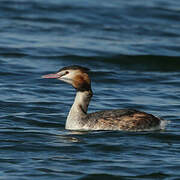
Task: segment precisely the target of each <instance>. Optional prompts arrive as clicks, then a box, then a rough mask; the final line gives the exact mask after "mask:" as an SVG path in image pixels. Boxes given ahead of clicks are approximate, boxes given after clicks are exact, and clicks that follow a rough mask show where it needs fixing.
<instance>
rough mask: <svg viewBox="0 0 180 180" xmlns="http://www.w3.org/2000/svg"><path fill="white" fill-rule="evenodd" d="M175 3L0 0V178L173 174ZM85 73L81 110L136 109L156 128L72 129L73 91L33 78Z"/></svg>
mask: <svg viewBox="0 0 180 180" xmlns="http://www.w3.org/2000/svg"><path fill="white" fill-rule="evenodd" d="M179 22H180V1H177V0H171V1H168V0H150V1H144V0H133V1H125V0H122V1H109V0H96V1H93V0H92V1H87V0H83V1H80V0H76V1H73V0H61V1H59V0H53V1H51V0H46V1H44V0H31V1H26V0H19V1H18V0H1V1H0V77H1V78H0V85H1V90H0V107H1V108H0V119H1V120H0V179H3V180H5V179H11V180H32V179H33V180H34V179H37V180H45V179H62V180H67V179H68V180H69V179H70V180H72V179H73V180H75V179H78V180H79V179H80V180H94V179H103V180H106V179H108V180H109V179H111V180H119V179H123V180H130V179H138V180H139V179H143V180H145V179H152V180H154V179H158V180H159V179H163V180H164V179H166V180H172V179H173V180H175V179H179V178H180V151H179V149H180V132H179V129H180V23H179ZM72 64H79V65H83V66H86V67H88V68H90V69H91V70H92V72H91V77H92V86H93V91H94V97H93V99H92V102H91V105H90V107H89V112H93V111H98V110H104V109H115V108H135V109H138V110H142V111H146V112H148V113H153V114H154V115H157V116H159V117H161V118H164V119H166V120H168V121H171V122H170V123H169V124H168V125H167V127H166V130H163V131H156V132H139V133H136V132H134V133H132V132H131V133H130V132H121V131H116V132H113V131H108V132H106V131H105V132H102V131H99V132H84V133H80V132H72V131H67V130H65V128H64V124H65V120H66V116H67V113H68V111H69V108H70V107H71V104H72V103H73V97H74V95H75V92H74V90H73V89H72V88H71V86H69V85H67V84H64V83H62V82H59V81H58V80H47V79H41V76H42V75H44V74H47V73H50V72H54V71H57V70H58V69H60V68H62V67H64V66H67V65H72Z"/></svg>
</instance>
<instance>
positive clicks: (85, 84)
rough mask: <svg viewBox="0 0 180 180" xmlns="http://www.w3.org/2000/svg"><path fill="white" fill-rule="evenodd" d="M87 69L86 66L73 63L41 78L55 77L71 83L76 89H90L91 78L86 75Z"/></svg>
mask: <svg viewBox="0 0 180 180" xmlns="http://www.w3.org/2000/svg"><path fill="white" fill-rule="evenodd" d="M88 71H89V69H88V68H86V67H82V66H78V65H73V66H67V67H64V68H62V69H60V70H59V71H58V72H57V73H55V74H48V75H44V76H42V77H43V78H56V79H59V80H61V81H64V82H66V83H68V84H71V85H72V86H73V87H74V88H75V89H77V90H78V91H86V90H90V89H91V80H90V78H89V76H88V74H87V73H88Z"/></svg>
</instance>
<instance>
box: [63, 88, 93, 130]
mask: <svg viewBox="0 0 180 180" xmlns="http://www.w3.org/2000/svg"><path fill="white" fill-rule="evenodd" d="M91 97H92V91H91V90H89V91H83V92H81V91H77V93H76V97H75V100H74V103H73V105H72V107H71V110H70V111H69V114H68V117H67V120H66V129H71V130H78V129H79V130H80V129H82V127H83V126H84V123H85V122H84V121H83V118H85V117H86V113H87V110H88V105H89V102H90V100H91Z"/></svg>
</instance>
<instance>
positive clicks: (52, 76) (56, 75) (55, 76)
mask: <svg viewBox="0 0 180 180" xmlns="http://www.w3.org/2000/svg"><path fill="white" fill-rule="evenodd" d="M59 77H60V75H59V74H47V75H44V76H42V78H59Z"/></svg>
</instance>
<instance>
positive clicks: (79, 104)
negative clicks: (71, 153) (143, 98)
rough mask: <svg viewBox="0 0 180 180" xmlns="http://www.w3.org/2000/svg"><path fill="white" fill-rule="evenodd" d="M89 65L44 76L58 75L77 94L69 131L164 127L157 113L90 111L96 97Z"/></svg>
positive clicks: (69, 118) (142, 129)
mask: <svg viewBox="0 0 180 180" xmlns="http://www.w3.org/2000/svg"><path fill="white" fill-rule="evenodd" d="M88 71H89V69H88V68H85V67H81V66H77V65H74V66H68V67H64V68H62V69H60V70H59V71H58V72H57V73H55V74H48V75H45V76H43V78H57V79H59V80H61V81H64V82H66V83H69V84H71V85H72V86H73V87H74V88H75V89H76V91H77V92H76V97H75V100H74V103H73V105H72V107H71V109H70V111H69V114H68V117H67V120H66V125H65V128H66V129H68V130H126V131H146V130H157V129H161V128H160V124H161V119H160V118H158V117H155V116H154V115H151V114H148V113H145V112H141V111H137V110H133V109H116V110H105V111H99V112H94V113H89V114H88V113H87V110H88V105H89V102H90V100H91V97H92V96H93V92H92V89H91V80H90V77H89V75H88Z"/></svg>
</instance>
